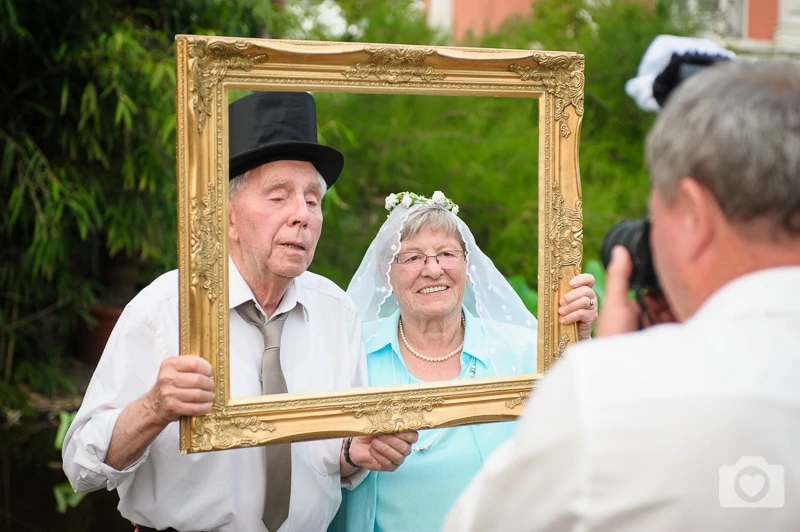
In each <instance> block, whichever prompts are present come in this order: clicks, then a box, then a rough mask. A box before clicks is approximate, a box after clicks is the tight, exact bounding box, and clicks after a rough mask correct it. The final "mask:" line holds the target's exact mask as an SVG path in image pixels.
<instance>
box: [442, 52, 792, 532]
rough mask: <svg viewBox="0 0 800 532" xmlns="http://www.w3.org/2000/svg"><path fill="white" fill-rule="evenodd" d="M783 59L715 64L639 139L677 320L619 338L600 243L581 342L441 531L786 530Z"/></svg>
mask: <svg viewBox="0 0 800 532" xmlns="http://www.w3.org/2000/svg"><path fill="white" fill-rule="evenodd" d="M798 147H800V66H799V65H797V64H792V63H788V62H774V63H770V62H762V63H750V62H744V61H742V62H733V61H731V62H724V63H721V64H718V65H714V66H712V67H709V68H708V69H706V70H704V71H703V72H700V73H698V74H696V75H695V76H693V77H691V78H690V79H689V80H687V81H686V82H685V83H683V84H682V85H681V86H679V87H678V88H677V90H676V91H675V92H674V93H673V94H672V96H670V100H669V101H668V102H667V104H666V106H665V108H664V110H663V111H662V113H661V114H660V116H659V117H658V119H657V121H656V123H655V125H654V127H653V130H652V131H651V133H650V135H649V138H648V144H647V158H648V163H649V167H650V173H651V176H652V180H653V190H652V194H651V199H650V215H651V219H652V230H651V234H650V237H651V243H652V248H653V258H654V261H655V268H656V272H657V274H658V277H659V281H660V283H661V286H662V288H663V290H664V294H665V296H666V300H667V301H668V303H669V305H670V308H671V310H672V313H673V314H674V316H675V317H676V318H677V320H678V323H670V324H662V325H656V326H653V327H650V328H647V329H645V330H643V331H641V332H632V331H635V329H636V328H637V324H638V317H639V316H638V314H639V312H640V311H639V307H638V305H637V304H636V303H634V302H632V301H631V300H629V299H628V296H627V283H628V279H629V276H630V274H631V270H632V264H631V260H630V257H629V255H628V254H627V252H626V251H625V250H624V249H623V248H621V247H617V248H615V249H614V257H613V260H612V262H611V265H610V266H609V270H608V280H607V298H606V301H605V303H604V308H603V309H602V312H601V317H600V324H599V328H598V333H599V335H600V336H607V337H606V338H601V339H599V340H597V341H594V342H585V343H581V344H578V345H575V346H573V347H570V348H569V349H568V351H567V353H566V354H565V356H564V358H563V360H561V361H560V362H559V363H558V364H557V365H556V366H555V367H554V368H553V369H552V370H551V371H550V373H549V374H548V375H547V376H546V377H545V378H544V380H543V381H542V383H541V385H540V387H539V388H538V390H537V391H536V393H535V395H534V397H533V398H532V400H531V404H530V405H529V406H528V409H527V411H526V413H525V415H524V418H523V420H522V422H521V424H520V430H519V432H518V433H517V435H516V436H515V438H514V439H513V440H512V441H511V442H510V443H509V444H508V445H507V446H505V447H503V448H502V449H500V450H498V452H497V453H496V454H495V455H494V456H492V459H491V460H490V461H489V462H488V463H487V464H486V467H485V469H484V471H483V472H482V474H481V475H480V476H479V477H478V478H477V479H476V480H475V482H474V483H473V484H472V485H471V486H470V487H469V488H468V489H467V491H466V492H465V493H464V494H463V495H462V497H461V498H460V500H459V502H458V503H457V504H456V506H455V507H454V509H453V511H452V512H451V513H450V515H449V520H448V521H447V525H446V526H445V530H446V531H448V532H451V531H465V530H475V531H477V530H480V531H485V530H504V531H516V530H519V531H523V530H524V531H526V532H532V531H545V530H548V531H549V530H552V531H556V530H557V531H569V530H575V531H577V530H580V531H585V532H589V531H592V532H596V531H614V532H641V531H647V532H658V531H678V530H680V531H685V530H703V531H707V530H725V531H731V530H741V531H753V530H770V531H787V532H788V531H790V530H791V531H794V530H800V504H798V501H800V491H799V490H800V451H799V450H800V385H798V383H800V347H798V346H800V304H798V301H800V149H798Z"/></svg>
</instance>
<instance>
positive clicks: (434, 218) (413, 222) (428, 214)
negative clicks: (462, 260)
mask: <svg viewBox="0 0 800 532" xmlns="http://www.w3.org/2000/svg"><path fill="white" fill-rule="evenodd" d="M397 208H398V209H400V208H402V207H397ZM423 228H429V229H433V230H434V231H444V232H445V233H446V234H447V235H448V236H455V237H457V238H458V240H459V242H461V249H463V250H465V251H466V244H465V243H464V238H463V237H462V236H461V231H459V229H458V223H457V222H456V217H455V215H454V214H452V213H451V212H450V211H448V210H447V209H445V208H444V207H442V206H440V205H433V204H431V205H422V206H420V207H419V208H418V209H417V210H415V211H414V212H412V213H411V214H409V215H408V217H407V218H406V219H405V221H404V222H403V225H402V228H401V229H400V242H402V241H403V240H407V239H409V238H414V237H415V236H417V235H418V234H419V232H420V231H422V229H423ZM390 244H391V240H387V242H386V243H385V247H383V249H381V250H380V252H379V254H378V256H379V257H380V258H381V259H382V260H383V261H385V262H386V263H390V262H394V258H395V256H396V254H397V252H398V251H399V249H392V247H393V246H390Z"/></svg>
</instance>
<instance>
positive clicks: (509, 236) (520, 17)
mask: <svg viewBox="0 0 800 532" xmlns="http://www.w3.org/2000/svg"><path fill="white" fill-rule="evenodd" d="M187 33H188V34H214V35H227V36H243V37H264V38H290V39H310V40H333V41H361V42H377V43H397V44H403V43H408V44H441V45H446V44H454V45H455V44H457V45H469V46H484V47H498V48H518V49H543V50H565V51H576V52H580V53H582V54H585V56H586V84H585V101H584V107H585V113H584V117H583V126H582V131H581V132H580V135H581V137H580V172H581V181H582V187H583V211H584V251H585V258H584V269H585V270H588V271H591V272H592V273H595V274H596V275H597V276H598V277H599V278H600V286H599V290H598V292H600V295H602V271H601V269H600V268H599V266H598V263H597V259H598V258H599V257H598V250H599V246H600V243H601V241H602V238H603V236H604V234H605V232H606V231H607V230H608V229H609V228H610V227H611V226H612V225H613V224H614V223H615V222H617V221H618V220H620V219H622V218H629V217H641V216H643V215H644V214H645V212H646V198H647V193H648V179H647V173H646V169H645V166H644V161H643V143H644V138H645V135H646V132H647V130H648V127H649V126H650V123H651V121H652V120H653V118H654V116H653V115H650V114H646V113H644V112H642V111H641V110H639V109H638V108H637V107H636V106H635V104H634V103H633V101H632V100H631V99H630V98H629V97H628V96H627V95H626V94H625V92H624V89H623V86H624V83H625V81H626V80H628V79H630V78H631V77H633V76H635V74H636V69H637V65H638V63H639V60H640V58H641V57H642V54H643V53H644V51H645V49H646V48H647V45H648V44H649V43H650V41H651V40H652V39H653V38H654V37H655V36H656V35H659V34H663V33H668V34H674V35H690V36H706V37H710V38H712V39H714V40H716V41H717V42H719V43H720V44H722V45H723V46H725V47H727V48H729V49H732V50H734V51H735V52H737V54H739V55H740V56H744V57H770V56H776V55H781V56H790V57H795V58H797V57H800V0H713V1H712V0H537V1H533V2H531V0H427V1H422V2H420V1H418V0H414V1H412V0H324V1H320V0H298V1H291V0H286V1H277V0H180V1H178V0H138V1H137V0H72V1H71V2H51V1H45V0H0V57H1V58H2V60H0V65H2V75H1V76H0V204H2V209H0V219H2V223H1V224H0V228H2V237H0V238H2V243H1V244H0V253H2V261H0V301H2V304H1V305H0V530H8V531H12V530H13V531H40V530H48V531H49V530H61V531H95V530H96V531H99V530H103V531H106V530H129V529H130V526H129V525H128V524H127V523H125V522H124V520H122V519H121V518H120V517H119V514H118V513H117V511H116V503H117V496H116V494H115V493H114V492H111V493H107V492H97V493H92V494H89V495H88V496H85V497H84V496H78V495H75V494H73V493H72V492H71V489H70V488H69V486H68V485H67V484H65V482H64V476H63V473H62V472H61V464H60V461H59V460H60V451H59V447H60V442H61V439H62V438H63V434H64V431H65V429H66V427H67V426H68V425H69V422H70V421H71V418H72V413H73V412H74V411H75V409H77V407H78V406H79V405H80V401H81V398H82V393H83V391H84V389H85V386H86V384H87V382H88V377H89V376H90V375H91V372H92V371H93V369H94V365H95V363H96V361H97V358H98V357H99V355H100V353H101V352H102V347H103V345H104V342H105V338H106V337H107V335H108V332H109V331H110V328H111V327H113V324H114V322H115V320H116V318H117V317H118V316H119V313H120V312H121V309H122V307H124V305H125V303H126V302H127V301H128V300H129V299H130V298H131V297H132V296H133V295H134V294H135V293H136V292H137V291H138V290H139V289H141V288H142V287H143V286H145V285H146V284H147V283H149V282H150V281H152V280H153V279H154V278H155V277H156V276H157V275H158V274H159V273H161V272H163V271H166V270H168V269H171V268H174V267H175V266H176V246H177V240H176V201H177V200H176V185H175V100H174V91H175V71H174V45H173V43H174V36H175V35H176V34H187ZM315 97H316V99H317V105H318V113H319V134H320V140H321V141H323V142H325V143H329V144H332V145H334V146H336V147H338V148H339V149H341V150H342V151H343V152H344V153H345V157H346V165H345V172H344V174H343V178H342V179H341V180H340V181H339V182H338V183H337V184H336V187H335V188H334V189H333V190H332V191H331V193H330V194H329V195H328V196H327V197H326V200H325V204H324V209H325V216H326V221H325V224H324V229H323V235H322V239H321V241H320V245H319V247H318V250H317V254H316V257H315V260H314V263H313V265H312V267H311V270H312V271H315V272H317V273H321V274H323V275H326V276H328V277H330V278H331V279H333V280H334V281H335V282H337V283H338V284H339V285H340V286H342V287H343V288H346V286H347V283H348V281H349V279H350V275H351V274H352V273H353V272H354V271H355V269H356V267H357V266H358V264H359V262H360V260H361V258H362V256H363V254H364V251H365V250H366V247H367V245H368V243H369V242H370V240H371V239H372V237H373V236H374V234H375V231H376V230H377V228H378V227H379V225H380V223H381V222H382V220H383V218H384V216H385V214H386V213H385V211H384V209H383V201H384V198H385V196H386V195H388V194H389V193H390V192H397V191H401V190H411V191H416V192H418V193H422V194H425V195H430V194H432V192H433V191H434V190H442V191H444V192H445V193H446V194H447V195H448V196H449V197H450V198H451V199H453V200H454V201H455V202H456V203H458V204H459V205H460V208H461V212H460V215H461V216H462V218H463V219H464V220H465V221H466V222H467V223H468V224H469V225H470V227H471V228H472V230H473V232H474V233H475V235H476V238H477V241H478V243H479V245H480V246H481V247H482V249H483V250H484V251H485V252H486V253H487V254H488V255H489V256H490V257H492V258H493V260H494V261H495V263H496V264H497V266H498V267H499V269H500V270H501V271H502V272H503V273H504V274H505V275H506V276H507V277H509V279H511V280H512V283H513V284H514V286H515V287H516V288H517V289H518V291H519V292H520V294H521V295H523V298H524V299H525V301H526V303H528V304H529V306H530V307H531V308H532V309H533V310H534V311H535V308H536V272H537V257H536V249H537V248H536V238H535V235H536V226H537V197H536V196H537V194H536V193H537V185H536V165H537V144H536V142H537V138H538V131H537V124H538V110H537V106H536V102H535V101H521V100H509V99H494V98H449V97H416V96H415V97H411V96H391V97H387V96H369V95H348V94H316V95H315Z"/></svg>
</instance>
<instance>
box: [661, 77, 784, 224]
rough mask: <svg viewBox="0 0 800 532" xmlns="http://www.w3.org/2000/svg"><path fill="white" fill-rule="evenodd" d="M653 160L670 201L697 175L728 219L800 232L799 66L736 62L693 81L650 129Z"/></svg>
mask: <svg viewBox="0 0 800 532" xmlns="http://www.w3.org/2000/svg"><path fill="white" fill-rule="evenodd" d="M647 162H648V166H649V168H650V175H651V176H652V180H653V185H654V187H656V188H657V189H658V191H659V193H661V194H662V195H663V196H664V199H665V200H666V201H667V202H671V201H673V200H674V198H675V192H676V189H677V185H678V183H679V181H680V180H681V179H682V178H684V177H692V178H694V179H695V180H697V181H698V182H699V183H701V184H703V185H704V186H706V187H708V189H709V190H710V191H711V193H712V194H713V195H714V197H715V198H716V199H717V201H718V202H719V205H720V208H721V209H722V212H723V213H724V215H725V217H726V218H727V219H728V220H729V221H730V222H732V223H739V224H741V223H746V222H751V221H755V220H757V219H763V220H765V221H767V222H768V223H769V225H770V227H771V229H774V230H776V231H778V232H780V233H788V234H790V235H800V65H798V64H797V63H792V62H788V61H759V62H746V61H730V62H724V63H720V64H717V65H714V66H712V67H709V68H708V69H706V70H705V71H703V72H701V73H699V74H697V75H695V76H692V78H690V79H689V80H687V81H686V82H684V83H683V84H682V85H681V86H680V87H678V89H677V90H676V91H675V92H674V94H672V95H671V97H670V100H669V101H668V102H667V104H666V105H665V107H664V110H663V111H662V112H661V114H660V115H659V117H658V119H657V120H656V123H655V125H654V126H653V128H652V130H651V131H650V134H649V135H648V138H647Z"/></svg>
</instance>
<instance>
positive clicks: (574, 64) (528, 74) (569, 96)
mask: <svg viewBox="0 0 800 532" xmlns="http://www.w3.org/2000/svg"><path fill="white" fill-rule="evenodd" d="M531 59H532V60H533V62H534V65H533V66H526V65H520V64H519V63H512V64H511V65H510V66H509V67H508V69H509V70H510V71H511V72H515V73H516V74H518V75H519V77H520V80H522V81H532V82H534V83H536V84H537V85H541V86H542V88H543V89H544V90H545V91H547V92H549V93H550V94H552V95H553V96H554V97H555V113H554V117H553V118H554V120H556V121H557V122H558V123H559V124H560V126H559V131H560V133H561V136H562V137H563V138H568V137H569V136H570V135H571V134H572V131H570V129H569V119H570V114H569V111H568V110H567V107H568V106H572V108H573V109H575V114H577V115H578V116H583V92H584V83H585V79H584V73H583V71H584V70H583V69H584V64H585V59H584V57H583V56H582V55H579V54H569V55H564V54H558V55H551V54H541V53H535V54H533V55H532V56H531Z"/></svg>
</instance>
